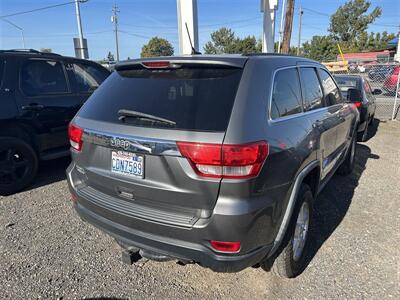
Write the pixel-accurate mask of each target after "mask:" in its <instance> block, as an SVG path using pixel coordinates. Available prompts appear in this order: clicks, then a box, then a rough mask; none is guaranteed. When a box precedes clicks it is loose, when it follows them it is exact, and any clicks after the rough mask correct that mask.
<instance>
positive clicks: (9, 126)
mask: <svg viewBox="0 0 400 300" xmlns="http://www.w3.org/2000/svg"><path fill="white" fill-rule="evenodd" d="M0 137H15V138H19V139H21V140H23V141H25V142H27V143H29V144H30V145H31V146H32V147H33V149H34V150H35V151H36V152H38V151H39V149H38V143H37V134H36V132H35V130H34V129H33V128H32V126H29V125H28V124H24V123H17V122H9V121H3V122H0Z"/></svg>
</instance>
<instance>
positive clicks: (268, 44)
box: [261, 0, 278, 53]
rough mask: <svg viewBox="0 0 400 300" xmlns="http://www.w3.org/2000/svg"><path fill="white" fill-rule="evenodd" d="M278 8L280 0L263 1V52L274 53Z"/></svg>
mask: <svg viewBox="0 0 400 300" xmlns="http://www.w3.org/2000/svg"><path fill="white" fill-rule="evenodd" d="M277 7H278V0H261V12H262V13H263V35H262V52H264V53H268V52H270V53H273V52H275V49H274V35H275V15H276V10H277Z"/></svg>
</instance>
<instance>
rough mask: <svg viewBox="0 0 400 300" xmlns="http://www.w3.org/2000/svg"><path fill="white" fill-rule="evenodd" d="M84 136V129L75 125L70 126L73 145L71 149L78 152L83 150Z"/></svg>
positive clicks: (70, 140) (70, 137)
mask: <svg viewBox="0 0 400 300" xmlns="http://www.w3.org/2000/svg"><path fill="white" fill-rule="evenodd" d="M82 134H83V129H82V128H80V127H78V126H76V125H73V124H69V126H68V136H69V142H70V144H71V147H72V148H74V149H75V150H77V151H81V150H82Z"/></svg>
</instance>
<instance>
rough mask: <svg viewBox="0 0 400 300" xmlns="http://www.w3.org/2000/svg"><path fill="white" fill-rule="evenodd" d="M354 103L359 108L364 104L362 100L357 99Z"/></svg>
mask: <svg viewBox="0 0 400 300" xmlns="http://www.w3.org/2000/svg"><path fill="white" fill-rule="evenodd" d="M354 104H355V106H356V107H357V108H360V107H361V106H362V102H361V101H356V102H354Z"/></svg>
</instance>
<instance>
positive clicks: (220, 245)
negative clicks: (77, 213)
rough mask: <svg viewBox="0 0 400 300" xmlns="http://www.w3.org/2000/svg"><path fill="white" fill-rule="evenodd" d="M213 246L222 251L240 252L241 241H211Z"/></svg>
mask: <svg viewBox="0 0 400 300" xmlns="http://www.w3.org/2000/svg"><path fill="white" fill-rule="evenodd" d="M210 244H211V247H212V248H213V249H214V250H217V251H220V252H232V253H233V252H238V251H239V250H240V242H221V241H214V240H213V241H210Z"/></svg>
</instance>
